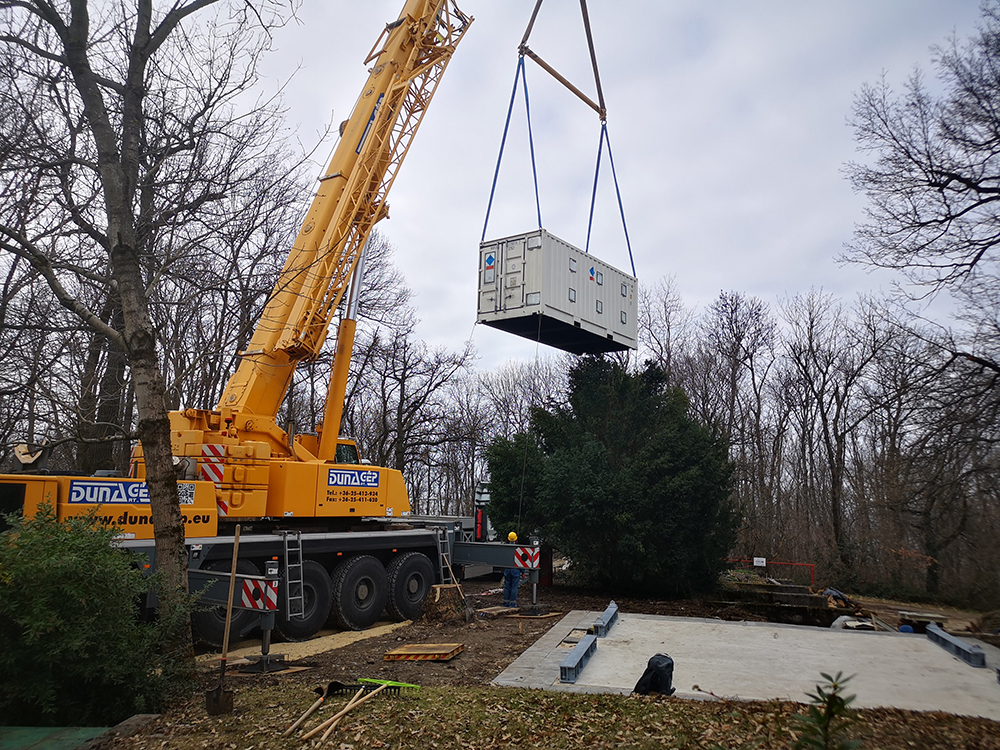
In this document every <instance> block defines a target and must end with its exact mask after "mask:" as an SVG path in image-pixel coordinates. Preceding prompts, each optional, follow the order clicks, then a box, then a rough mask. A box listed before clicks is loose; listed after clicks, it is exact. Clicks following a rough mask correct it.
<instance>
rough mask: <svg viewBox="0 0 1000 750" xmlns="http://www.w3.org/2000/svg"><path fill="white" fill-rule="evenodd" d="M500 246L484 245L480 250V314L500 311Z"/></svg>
mask: <svg viewBox="0 0 1000 750" xmlns="http://www.w3.org/2000/svg"><path fill="white" fill-rule="evenodd" d="M499 256H500V246H499V245H498V244H492V245H482V246H480V250H479V313H480V315H482V314H486V313H495V312H497V311H498V310H499V309H500V295H499V294H498V293H497V291H498V289H499V288H500V284H499V280H500V279H501V277H502V274H501V273H500V257H499Z"/></svg>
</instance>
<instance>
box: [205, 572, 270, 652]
mask: <svg viewBox="0 0 1000 750" xmlns="http://www.w3.org/2000/svg"><path fill="white" fill-rule="evenodd" d="M231 567H232V562H231V561H230V560H218V561H216V562H211V563H209V564H208V565H206V566H205V570H217V571H220V572H223V573H228V572H229V570H230V568H231ZM236 572H237V573H241V574H242V575H247V576H256V575H260V571H259V570H257V566H256V565H254V564H253V563H252V562H250V561H249V560H237V561H236ZM240 596H241V592H240V589H239V587H237V588H236V589H235V590H234V591H233V605H234V606H235V605H236V604H238V603H239V601H240ZM256 618H257V615H256V614H254V613H253V612H249V611H247V610H242V609H234V610H233V616H232V617H231V618H230V621H229V642H230V643H231V644H232V643H235V642H236V641H238V640H239V638H240V634H241V633H242V632H243V629H244V628H246V627H249V625H250V623H252V622H253V621H254V620H255V619H256ZM191 630H192V632H193V634H194V637H195V640H196V641H198V642H199V643H204V644H205V645H206V646H213V647H214V648H221V647H222V638H223V636H224V635H225V634H226V607H225V605H222V606H219V607H212V608H211V609H208V610H201V611H195V612H192V613H191Z"/></svg>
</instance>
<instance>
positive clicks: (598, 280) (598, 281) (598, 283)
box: [597, 271, 604, 286]
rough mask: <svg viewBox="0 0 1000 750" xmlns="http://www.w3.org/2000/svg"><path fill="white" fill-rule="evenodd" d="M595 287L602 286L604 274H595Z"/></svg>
mask: <svg viewBox="0 0 1000 750" xmlns="http://www.w3.org/2000/svg"><path fill="white" fill-rule="evenodd" d="M597 285H598V286H604V274H603V273H601V272H600V271H598V272H597Z"/></svg>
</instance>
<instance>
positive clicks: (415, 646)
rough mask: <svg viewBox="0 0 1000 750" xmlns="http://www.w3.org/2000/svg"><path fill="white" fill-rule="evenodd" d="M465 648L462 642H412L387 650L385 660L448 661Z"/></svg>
mask: <svg viewBox="0 0 1000 750" xmlns="http://www.w3.org/2000/svg"><path fill="white" fill-rule="evenodd" d="M464 650H465V645H464V644H461V643H411V644H408V645H406V646H399V647H398V648H394V649H392V650H391V651H386V652H385V661H448V660H449V659H454V658H455V657H456V656H458V655H459V654H460V653H462V652H463V651H464Z"/></svg>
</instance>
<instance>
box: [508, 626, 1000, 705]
mask: <svg viewBox="0 0 1000 750" xmlns="http://www.w3.org/2000/svg"><path fill="white" fill-rule="evenodd" d="M599 614H600V613H598V612H581V611H573V612H570V613H569V614H568V615H566V617H564V618H563V619H562V620H561V621H560V622H559V623H557V624H556V625H555V626H554V627H553V628H552V629H551V630H549V632H548V633H546V634H545V635H544V636H542V638H540V639H539V640H538V641H537V642H536V643H535V644H534V645H533V646H532V647H531V648H529V649H528V650H527V651H525V652H524V654H522V655H521V656H520V657H519V658H518V659H517V660H516V661H515V662H514V663H513V664H511V665H510V666H509V667H508V668H507V669H506V670H504V671H503V673H501V674H500V675H499V676H498V677H497V678H496V679H495V680H494V684H496V685H509V686H519V687H528V688H541V689H545V690H559V691H565V692H591V693H622V694H628V693H630V692H631V691H632V688H633V687H634V686H635V683H636V681H637V680H638V679H639V677H640V676H641V675H642V673H643V671H644V670H645V668H646V662H647V660H648V659H649V657H651V656H653V655H654V654H656V653H661V652H663V653H668V654H670V656H671V657H672V658H673V660H674V686H675V687H676V688H677V693H676V696H677V697H689V698H704V697H705V696H704V693H701V692H698V691H696V690H694V689H693V686H695V685H697V686H698V687H699V688H700V689H701V690H702V691H710V692H712V693H715V694H716V695H718V696H723V697H726V698H731V699H742V700H771V699H779V700H791V701H800V702H806V701H808V698H807V696H806V694H807V693H808V692H811V691H812V690H814V688H815V686H816V684H817V683H818V682H820V681H821V680H822V678H821V677H820V673H821V672H826V673H827V674H836V673H837V672H843V673H844V675H855V676H854V678H853V679H852V680H851V682H850V683H848V688H849V689H848V693H853V694H856V695H857V699H856V700H855V702H854V704H853V705H854V706H856V707H858V708H872V707H877V706H883V707H892V708H903V709H910V710H914V711H946V712H948V713H953V714H962V715H967V716H982V717H985V718H989V719H994V720H1000V684H997V677H996V673H995V672H994V671H993V670H992V669H976V668H973V667H970V666H969V665H967V664H965V663H964V662H962V661H960V660H959V659H957V658H955V657H954V656H952V655H950V654H949V653H947V652H946V651H944V650H943V649H941V648H940V647H938V646H936V645H934V644H933V643H931V642H930V641H928V640H927V638H926V636H923V635H908V634H903V633H873V632H851V631H844V630H828V629H825V628H815V627H805V626H800V625H777V624H773V623H761V622H724V621H722V620H703V619H697V618H685V617H660V616H655V615H631V614H622V615H620V617H619V620H618V624H617V625H615V627H614V628H612V630H611V631H610V632H609V634H608V637H607V638H603V639H600V641H599V643H598V647H597V653H596V654H595V655H594V656H593V657H592V658H591V660H590V663H589V664H588V665H587V666H586V668H585V669H584V670H583V672H582V673H581V675H580V678H579V680H578V681H577V682H576V683H575V684H572V685H567V684H562V683H560V682H559V664H560V662H561V661H562V660H563V658H565V656H566V654H567V653H568V650H567V649H568V648H569V647H570V646H571V644H563V643H562V641H563V639H564V638H565V637H566V636H568V635H569V634H570V633H571V632H572V631H573V630H575V629H576V630H578V629H581V628H584V629H585V628H587V627H589V626H590V625H591V624H593V622H594V620H595V619H596V617H597V616H598V615H599Z"/></svg>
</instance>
